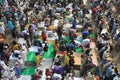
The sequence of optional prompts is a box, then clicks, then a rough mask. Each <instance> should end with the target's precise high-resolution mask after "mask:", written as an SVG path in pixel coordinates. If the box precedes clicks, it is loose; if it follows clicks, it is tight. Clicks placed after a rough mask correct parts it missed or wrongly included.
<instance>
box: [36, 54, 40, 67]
mask: <svg viewBox="0 0 120 80" xmlns="http://www.w3.org/2000/svg"><path fill="white" fill-rule="evenodd" d="M35 62H36V66H39V65H40V62H41V57H40V56H39V54H38V53H36V54H35Z"/></svg>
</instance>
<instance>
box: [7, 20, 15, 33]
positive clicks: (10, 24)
mask: <svg viewBox="0 0 120 80" xmlns="http://www.w3.org/2000/svg"><path fill="white" fill-rule="evenodd" d="M7 23H8V27H9V29H10V31H12V30H13V29H14V25H13V23H12V21H11V20H8V22H7Z"/></svg>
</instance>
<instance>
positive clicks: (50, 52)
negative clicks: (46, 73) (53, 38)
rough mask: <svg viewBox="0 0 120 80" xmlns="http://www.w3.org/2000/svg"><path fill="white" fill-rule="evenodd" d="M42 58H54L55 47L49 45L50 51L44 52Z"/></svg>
mask: <svg viewBox="0 0 120 80" xmlns="http://www.w3.org/2000/svg"><path fill="white" fill-rule="evenodd" d="M42 58H54V45H53V44H48V51H47V52H44V54H43V56H42Z"/></svg>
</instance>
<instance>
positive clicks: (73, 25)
mask: <svg viewBox="0 0 120 80" xmlns="http://www.w3.org/2000/svg"><path fill="white" fill-rule="evenodd" d="M76 25H77V22H76V18H74V20H73V22H72V29H76Z"/></svg>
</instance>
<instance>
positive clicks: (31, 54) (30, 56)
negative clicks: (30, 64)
mask: <svg viewBox="0 0 120 80" xmlns="http://www.w3.org/2000/svg"><path fill="white" fill-rule="evenodd" d="M26 61H35V52H29V53H28V55H27V59H26Z"/></svg>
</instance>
